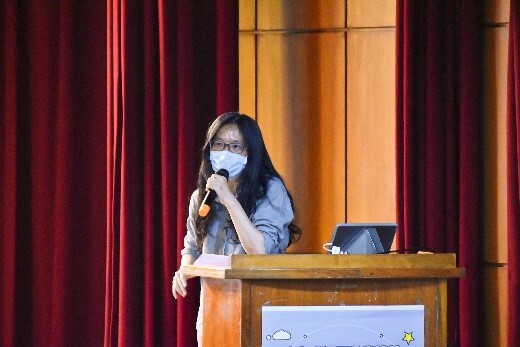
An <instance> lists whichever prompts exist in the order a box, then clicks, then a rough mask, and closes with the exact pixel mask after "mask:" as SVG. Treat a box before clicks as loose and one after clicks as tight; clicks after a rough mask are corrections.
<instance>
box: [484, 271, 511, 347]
mask: <svg viewBox="0 0 520 347" xmlns="http://www.w3.org/2000/svg"><path fill="white" fill-rule="evenodd" d="M483 285H484V288H486V290H485V296H484V297H485V300H484V307H483V308H482V309H483V312H484V313H485V314H484V316H483V317H484V324H483V328H484V341H486V343H484V345H486V346H497V347H506V346H514V345H516V343H512V344H509V345H508V344H507V266H504V267H489V268H486V269H485V270H484V279H483Z"/></svg>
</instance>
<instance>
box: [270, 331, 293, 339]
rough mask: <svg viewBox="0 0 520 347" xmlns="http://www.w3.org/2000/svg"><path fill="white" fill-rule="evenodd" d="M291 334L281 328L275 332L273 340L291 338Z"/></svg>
mask: <svg viewBox="0 0 520 347" xmlns="http://www.w3.org/2000/svg"><path fill="white" fill-rule="evenodd" d="M290 339H291V334H289V333H288V332H287V331H285V330H283V329H280V330H278V331H277V332H275V333H274V334H273V340H290Z"/></svg>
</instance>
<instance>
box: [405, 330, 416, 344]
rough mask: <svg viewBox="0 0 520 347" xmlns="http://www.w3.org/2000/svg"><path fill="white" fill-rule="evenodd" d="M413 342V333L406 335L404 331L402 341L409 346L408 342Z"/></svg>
mask: <svg viewBox="0 0 520 347" xmlns="http://www.w3.org/2000/svg"><path fill="white" fill-rule="evenodd" d="M413 340H415V339H414V338H413V332H410V333H407V332H406V331H405V332H404V337H403V341H406V343H407V344H410V341H413Z"/></svg>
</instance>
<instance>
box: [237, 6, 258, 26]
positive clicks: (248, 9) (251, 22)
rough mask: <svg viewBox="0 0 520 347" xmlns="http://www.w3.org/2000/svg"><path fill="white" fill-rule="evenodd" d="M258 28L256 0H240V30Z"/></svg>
mask: <svg viewBox="0 0 520 347" xmlns="http://www.w3.org/2000/svg"><path fill="white" fill-rule="evenodd" d="M255 29H256V0H240V1H239V2H238V30H255Z"/></svg>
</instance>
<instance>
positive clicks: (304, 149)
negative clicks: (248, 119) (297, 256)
mask: <svg viewBox="0 0 520 347" xmlns="http://www.w3.org/2000/svg"><path fill="white" fill-rule="evenodd" d="M257 64H258V67H257V69H258V70H257V73H258V76H257V79H258V91H257V118H258V122H259V125H260V127H261V128H262V129H263V131H264V137H265V142H266V145H267V148H268V150H269V153H270V154H271V157H272V160H273V162H274V164H275V166H276V168H277V169H278V170H279V171H280V173H281V174H282V176H283V177H284V178H285V179H286V183H287V185H288V187H289V189H290V191H291V192H292V194H293V196H294V199H295V202H296V207H297V210H298V211H297V212H298V223H299V225H300V226H301V227H302V228H303V235H304V236H303V237H302V239H301V241H300V242H299V243H298V244H296V245H295V247H291V248H292V249H291V251H292V252H303V253H305V252H307V253H322V252H323V250H322V248H321V245H322V244H323V243H325V242H328V241H330V238H331V235H332V230H333V227H334V225H335V224H336V223H339V222H342V221H344V220H345V210H344V206H345V118H344V117H345V68H344V66H345V48H344V34H343V33H334V32H332V33H330V32H329V33H320V34H314V33H299V34H292V35H279V34H270V35H260V36H259V37H258V63H257Z"/></svg>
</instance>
